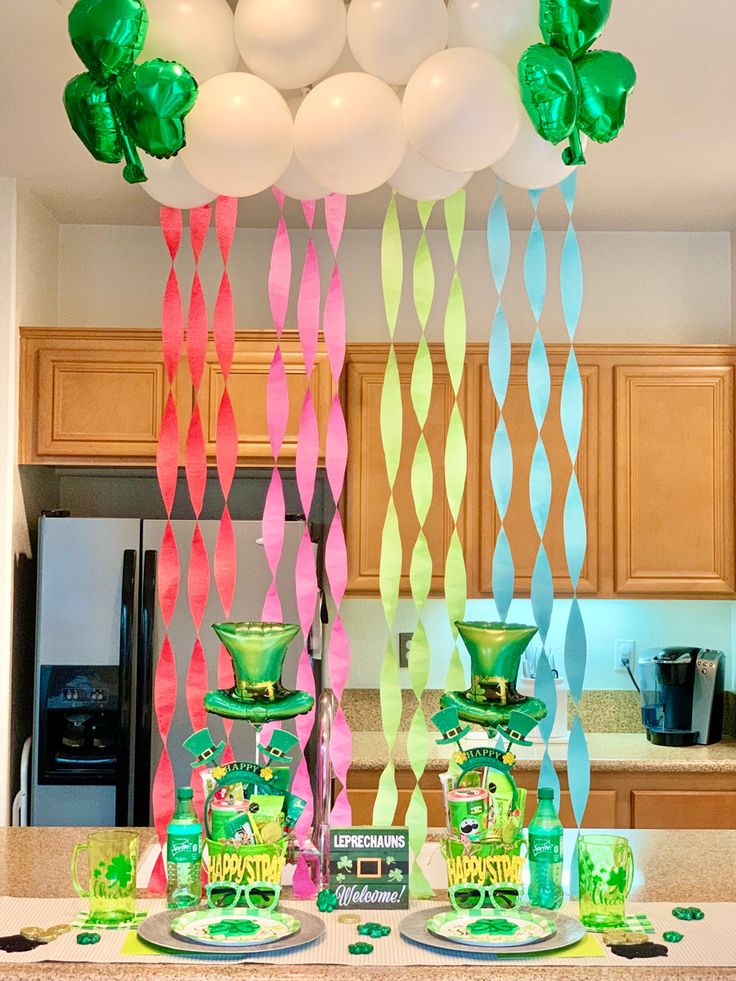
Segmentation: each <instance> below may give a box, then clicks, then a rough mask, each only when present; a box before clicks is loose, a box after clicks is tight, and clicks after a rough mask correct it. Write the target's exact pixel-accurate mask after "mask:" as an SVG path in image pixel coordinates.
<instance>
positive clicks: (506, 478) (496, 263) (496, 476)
mask: <svg viewBox="0 0 736 981" xmlns="http://www.w3.org/2000/svg"><path fill="white" fill-rule="evenodd" d="M486 237H487V241H488V258H489V260H490V263H491V272H492V274H493V282H494V285H495V287H496V293H497V294H498V302H497V304H496V312H495V314H494V317H493V323H492V325H491V337H490V342H489V345H488V375H489V377H490V380H491V388H492V389H493V395H494V397H495V399H496V403H497V405H498V422H497V424H496V431H495V433H494V434H493V444H492V446H491V459H490V470H491V486H492V488H493V496H494V499H495V502H496V507H497V508H498V514H499V518H500V521H501V527H500V529H499V532H498V537H497V539H496V543H495V546H494V549H493V562H492V573H491V579H492V588H493V598H494V600H495V602H496V609H497V610H498V616H499V619H500V620H506V619H507V617H508V613H509V607H510V606H511V600H512V598H513V595H514V561H513V558H512V556H511V548H510V547H509V542H508V538H507V536H506V530H505V528H504V520H505V518H506V512H507V510H508V506H509V500H510V499H511V486H512V483H513V479H514V461H513V454H512V451H511V443H510V441H509V436H508V432H507V430H506V423H505V422H504V418H503V407H504V403H505V401H506V394H507V392H508V387H509V378H510V376H511V337H510V334H509V325H508V321H507V319H506V311H505V310H504V306H503V298H502V294H503V287H504V283H505V282H506V275H507V273H508V269H509V258H510V256H511V231H510V229H509V219H508V214H507V213H506V204H505V202H504V199H503V194H502V193H501V185H500V184H498V185H497V189H496V195H495V197H494V199H493V203H492V205H491V207H490V210H489V211H488V224H487V228H486Z"/></svg>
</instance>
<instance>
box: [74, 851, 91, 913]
mask: <svg viewBox="0 0 736 981" xmlns="http://www.w3.org/2000/svg"><path fill="white" fill-rule="evenodd" d="M88 848H89V845H88V843H87V842H86V841H84V842H81V843H78V844H76V845H75V846H74V851H73V852H72V885H73V886H74V890H75V892H76V894H77V895H78V896H81V897H82V899H88V898H89V890H88V889H83V888H82V886H81V885H80V884H79V879H78V878H77V866H78V865H79V856H80V854H81V853H82V852H83V851H87V849H88Z"/></svg>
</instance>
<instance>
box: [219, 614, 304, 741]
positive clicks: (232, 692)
mask: <svg viewBox="0 0 736 981" xmlns="http://www.w3.org/2000/svg"><path fill="white" fill-rule="evenodd" d="M212 629H213V630H214V631H215V633H216V634H217V636H218V637H219V638H220V640H221V641H222V643H223V644H224V646H225V649H226V650H227V652H228V654H229V655H230V657H231V658H232V662H233V671H234V672H235V685H234V687H233V688H230V689H229V690H224V689H219V690H217V691H208V692H207V694H206V695H205V697H204V707H205V709H206V710H207V711H208V712H212V713H213V714H214V715H221V716H223V717H224V718H227V719H241V720H244V721H246V722H252V723H253V724H254V725H263V724H264V723H266V722H274V721H280V720H282V719H291V718H293V717H294V716H295V715H303V714H304V713H305V712H308V711H309V710H310V709H311V708H312V706H313V705H314V698H312V696H311V695H310V694H309V693H308V692H305V691H287V689H286V688H284V686H283V685H282V683H281V671H282V669H283V666H284V658H285V657H286V651H287V649H288V646H289V644H290V642H291V641H292V640H293V639H294V638H295V637H296V635H297V634H298V633H299V626H298V625H297V624H294V623H266V622H263V621H260V620H245V621H241V622H239V623H214V624H213V625H212Z"/></svg>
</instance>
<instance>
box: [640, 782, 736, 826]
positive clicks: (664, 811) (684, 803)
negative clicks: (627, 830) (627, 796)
mask: <svg viewBox="0 0 736 981" xmlns="http://www.w3.org/2000/svg"><path fill="white" fill-rule="evenodd" d="M631 817H632V820H631V826H632V828H694V829H700V828H703V827H706V826H707V827H708V828H720V829H726V830H730V831H733V829H734V828H736V792H734V791H729V790H718V791H708V790H633V791H632V792H631Z"/></svg>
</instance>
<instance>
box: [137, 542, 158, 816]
mask: <svg viewBox="0 0 736 981" xmlns="http://www.w3.org/2000/svg"><path fill="white" fill-rule="evenodd" d="M157 563H158V552H156V551H155V550H154V549H146V551H145V552H144V553H143V576H142V580H141V601H140V612H139V615H138V663H137V667H136V692H135V695H136V710H135V767H134V774H133V824H134V825H135V826H136V827H139V828H146V827H148V825H149V824H150V818H151V805H150V798H151V726H152V724H153V625H154V619H155V614H156V570H157Z"/></svg>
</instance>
